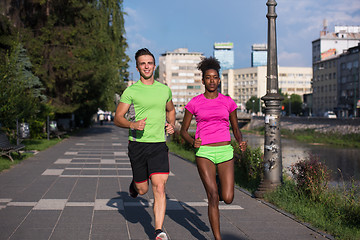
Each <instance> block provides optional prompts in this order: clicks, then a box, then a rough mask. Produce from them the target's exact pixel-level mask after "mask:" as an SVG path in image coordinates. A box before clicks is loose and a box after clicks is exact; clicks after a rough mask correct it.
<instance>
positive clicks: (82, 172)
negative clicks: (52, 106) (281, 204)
mask: <svg viewBox="0 0 360 240" xmlns="http://www.w3.org/2000/svg"><path fill="white" fill-rule="evenodd" d="M170 167H171V174H170V177H169V180H168V184H167V198H168V204H167V211H166V219H165V225H164V230H165V231H166V232H167V233H168V235H169V237H170V239H179V240H183V239H213V237H212V233H211V230H210V228H209V227H210V225H209V222H208V218H207V202H206V195H205V191H204V189H203V186H202V183H201V181H200V179H199V176H198V173H197V169H196V166H195V165H194V164H192V163H190V162H188V161H185V160H183V159H181V158H179V157H177V156H175V155H172V154H170ZM131 179H132V177H131V169H130V164H129V160H128V157H127V131H126V130H124V129H120V128H117V127H115V126H113V125H103V126H95V127H93V128H90V129H88V130H85V131H83V132H82V133H81V134H79V135H78V136H74V137H70V138H68V139H66V140H64V141H62V142H61V143H59V144H57V145H56V146H53V147H51V148H50V149H47V150H45V151H42V152H39V153H38V154H36V155H34V156H33V157H31V158H29V159H27V160H25V161H23V162H22V163H21V164H19V165H17V166H15V167H14V168H12V169H11V170H9V171H4V172H3V173H1V174H0V239H18V240H25V239H29V240H35V239H36V240H42V239H62V240H64V239H65V240H68V239H69V240H80V239H102V240H104V239H140V240H144V239H153V232H154V228H153V224H154V220H153V215H152V209H151V206H152V202H153V196H152V193H151V191H150V192H149V193H148V194H146V195H143V196H140V197H138V198H136V199H132V198H131V197H129V195H128V186H129V183H130V181H131ZM220 209H221V210H220V214H221V232H222V236H223V239H224V240H228V239H259V240H260V239H266V240H270V239H276V240H281V239H286V240H288V239H291V240H295V239H299V240H306V239H325V238H324V237H323V236H321V235H320V234H319V233H317V232H316V231H313V230H311V229H310V228H308V227H306V226H304V225H303V224H301V223H299V222H297V221H295V220H293V219H292V218H290V217H288V216H286V215H284V214H282V213H281V212H279V211H277V210H275V209H274V208H272V207H269V206H268V205H266V204H264V203H262V202H261V201H258V200H256V199H254V198H251V197H250V196H249V195H248V194H246V193H245V192H243V191H241V190H238V189H236V190H235V199H234V202H233V204H231V205H225V204H223V203H221V204H220Z"/></svg>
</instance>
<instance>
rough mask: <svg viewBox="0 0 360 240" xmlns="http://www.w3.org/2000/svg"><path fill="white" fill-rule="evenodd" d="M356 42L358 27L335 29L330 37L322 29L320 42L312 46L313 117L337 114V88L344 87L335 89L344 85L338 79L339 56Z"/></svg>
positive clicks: (338, 97) (339, 89) (315, 42)
mask: <svg viewBox="0 0 360 240" xmlns="http://www.w3.org/2000/svg"><path fill="white" fill-rule="evenodd" d="M359 42H360V26H335V31H334V32H333V33H328V32H327V31H326V29H325V30H323V31H321V32H320V38H318V39H316V40H314V41H313V42H312V67H313V82H312V88H313V113H314V115H316V116H323V115H324V113H325V112H327V111H339V110H337V108H338V105H339V104H340V102H339V100H340V95H341V92H342V90H341V88H342V87H344V86H345V85H342V86H340V85H339V83H340V81H345V80H341V76H339V70H341V67H340V66H339V63H338V61H339V56H340V55H341V54H343V53H344V52H345V51H347V50H348V49H349V48H351V47H355V46H357V45H358V43H359ZM342 61H344V60H342ZM342 74H344V73H342ZM343 79H344V77H343ZM342 94H344V92H342ZM342 104H343V103H342ZM348 106H349V105H348ZM344 107H345V106H340V108H344ZM344 110H345V109H344ZM340 114H342V115H343V114H344V113H340Z"/></svg>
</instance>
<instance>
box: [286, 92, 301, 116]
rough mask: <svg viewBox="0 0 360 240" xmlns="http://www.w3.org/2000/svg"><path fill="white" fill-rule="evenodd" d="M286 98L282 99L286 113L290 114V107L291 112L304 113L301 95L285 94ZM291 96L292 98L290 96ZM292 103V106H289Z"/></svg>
mask: <svg viewBox="0 0 360 240" xmlns="http://www.w3.org/2000/svg"><path fill="white" fill-rule="evenodd" d="M283 97H284V100H283V101H282V105H283V106H284V108H285V112H286V115H290V108H291V114H295V115H301V113H302V99H301V96H300V95H297V94H291V95H288V94H286V95H283ZM289 97H290V98H289ZM289 103H290V106H289Z"/></svg>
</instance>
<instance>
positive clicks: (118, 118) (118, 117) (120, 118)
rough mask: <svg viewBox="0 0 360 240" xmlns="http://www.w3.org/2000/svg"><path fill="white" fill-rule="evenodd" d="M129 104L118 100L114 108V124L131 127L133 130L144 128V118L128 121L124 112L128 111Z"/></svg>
mask: <svg viewBox="0 0 360 240" xmlns="http://www.w3.org/2000/svg"><path fill="white" fill-rule="evenodd" d="M129 108H130V104H128V103H123V102H120V103H119V105H118V106H117V108H116V113H115V118H114V124H115V125H116V126H118V127H122V128H131V129H135V130H144V128H145V124H146V122H145V121H146V118H144V119H141V120H139V121H137V122H130V121H128V120H127V119H126V118H125V114H126V113H127V112H128V111H129Z"/></svg>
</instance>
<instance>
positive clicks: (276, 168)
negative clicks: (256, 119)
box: [255, 0, 284, 198]
mask: <svg viewBox="0 0 360 240" xmlns="http://www.w3.org/2000/svg"><path fill="white" fill-rule="evenodd" d="M266 5H267V6H268V13H267V14H266V17H267V19H268V54H267V76H266V77H267V81H266V95H265V96H263V97H262V98H261V99H262V100H263V101H264V102H265V144H264V178H263V179H262V181H261V183H260V186H259V188H258V190H257V191H256V192H255V197H257V198H262V197H263V195H264V193H265V192H268V191H270V190H273V189H274V188H275V187H277V186H279V185H280V184H281V182H282V156H281V138H280V113H281V101H282V100H283V99H284V98H283V97H282V96H281V95H280V94H279V91H278V90H279V89H278V69H277V47H276V17H277V15H276V13H275V6H276V5H277V3H276V1H275V0H268V2H267V3H266Z"/></svg>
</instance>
